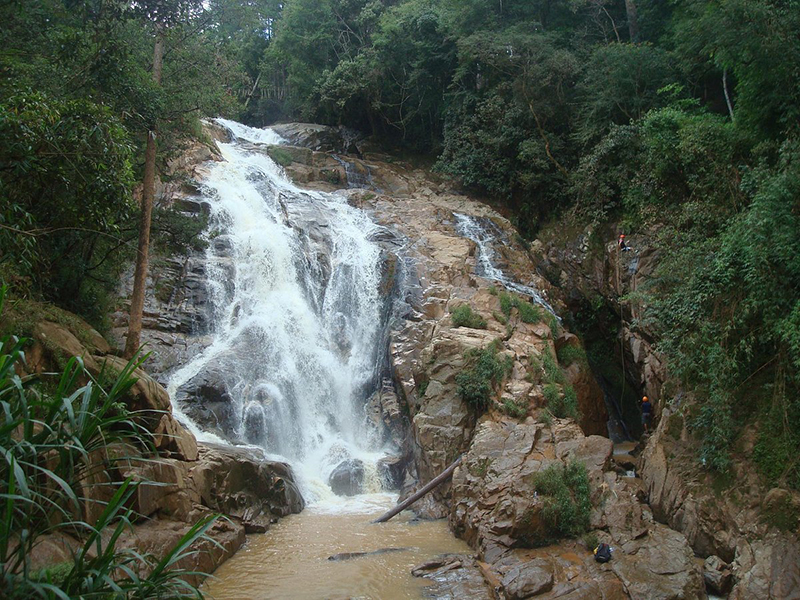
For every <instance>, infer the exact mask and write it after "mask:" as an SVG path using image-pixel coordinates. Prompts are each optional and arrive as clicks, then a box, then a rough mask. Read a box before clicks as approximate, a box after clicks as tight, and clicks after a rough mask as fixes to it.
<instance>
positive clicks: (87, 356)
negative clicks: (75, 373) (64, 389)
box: [33, 321, 97, 371]
mask: <svg viewBox="0 0 800 600" xmlns="http://www.w3.org/2000/svg"><path fill="white" fill-rule="evenodd" d="M87 327H88V325H87ZM33 339H34V340H35V342H36V343H38V344H40V345H41V350H38V352H37V353H38V354H40V355H41V356H43V357H46V361H47V362H46V363H40V365H41V367H40V368H45V367H46V366H47V365H54V366H55V367H56V368H58V369H59V370H60V369H63V368H64V366H65V365H66V363H67V361H68V360H69V359H70V358H72V357H73V356H77V357H79V358H81V359H83V362H84V365H85V366H86V368H87V369H88V370H89V371H92V370H93V369H97V364H96V363H95V359H94V358H92V355H91V353H90V352H89V351H88V350H87V349H86V348H85V347H84V346H83V344H81V343H80V341H79V340H78V338H77V337H75V335H73V333H72V332H71V331H70V330H69V329H67V328H66V327H64V326H62V325H59V324H58V323H52V322H50V321H41V322H40V323H37V325H36V326H35V327H34V329H33ZM51 368H52V367H51Z"/></svg>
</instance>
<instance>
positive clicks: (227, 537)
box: [117, 519, 245, 585]
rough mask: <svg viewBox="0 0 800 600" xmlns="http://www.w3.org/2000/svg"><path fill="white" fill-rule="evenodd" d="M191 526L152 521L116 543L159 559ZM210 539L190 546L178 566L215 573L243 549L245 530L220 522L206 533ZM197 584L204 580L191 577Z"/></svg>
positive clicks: (159, 520) (176, 522)
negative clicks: (189, 549) (221, 565)
mask: <svg viewBox="0 0 800 600" xmlns="http://www.w3.org/2000/svg"><path fill="white" fill-rule="evenodd" d="M191 527H192V525H191V524H189V523H185V522H183V521H176V520H171V519H153V520H150V521H146V522H145V523H142V524H140V525H138V526H137V527H135V528H134V529H133V531H132V532H130V533H126V534H125V535H124V536H123V537H122V538H121V539H120V540H119V542H118V543H117V548H119V549H125V548H132V549H135V550H136V551H138V552H140V553H142V554H151V555H152V556H154V557H155V558H156V559H158V560H160V559H161V558H163V557H164V556H166V555H167V553H168V552H169V551H170V549H171V548H172V547H173V546H174V545H175V544H177V543H178V541H179V540H180V539H181V538H182V537H183V536H184V535H186V533H187V532H188V531H189V529H190V528H191ZM206 535H207V536H208V538H210V539H201V540H198V541H197V542H195V544H194V545H193V546H192V547H191V549H192V550H196V551H195V552H189V553H188V554H187V556H186V558H184V559H182V560H181V561H180V562H179V563H178V566H179V568H182V569H186V570H187V571H195V572H199V573H209V574H210V573H213V572H214V570H215V569H216V568H217V567H218V566H219V565H220V564H222V563H223V562H225V561H226V560H227V559H228V558H230V557H231V556H233V554H234V553H235V552H236V551H237V550H238V549H239V548H241V546H242V544H244V541H245V531H244V527H243V526H242V525H241V524H239V523H236V522H233V521H229V520H224V519H220V520H218V521H217V522H216V523H215V524H214V525H213V526H212V527H211V529H209V530H208V532H207V533H206ZM187 580H188V581H189V582H191V583H193V584H194V585H198V584H199V583H200V582H201V581H202V577H201V576H198V575H188V576H187Z"/></svg>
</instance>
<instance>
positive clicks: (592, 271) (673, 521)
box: [536, 229, 800, 598]
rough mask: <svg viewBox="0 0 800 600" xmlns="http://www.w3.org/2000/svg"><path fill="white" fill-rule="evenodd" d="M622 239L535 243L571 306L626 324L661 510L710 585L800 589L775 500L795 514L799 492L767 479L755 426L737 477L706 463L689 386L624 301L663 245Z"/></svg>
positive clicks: (764, 594)
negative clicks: (598, 303) (694, 430)
mask: <svg viewBox="0 0 800 600" xmlns="http://www.w3.org/2000/svg"><path fill="white" fill-rule="evenodd" d="M614 238H615V234H614V232H613V231H612V230H603V231H600V230H597V231H595V230H592V229H587V230H585V231H582V232H580V233H578V234H577V235H573V236H571V238H570V239H567V240H564V239H563V236H562V238H561V239H559V240H558V241H557V242H556V241H555V239H551V240H549V241H545V243H542V242H539V243H537V244H536V246H537V248H538V249H539V255H540V257H541V260H542V262H541V264H540V268H541V269H543V270H545V271H548V272H549V273H550V275H551V277H553V278H557V279H558V281H559V283H560V286H559V288H560V289H559V292H558V293H560V294H561V297H562V298H564V300H565V303H566V304H567V305H568V306H569V307H570V308H571V309H572V310H573V311H575V312H578V311H580V309H581V308H580V307H581V306H582V305H585V304H586V302H587V301H588V300H590V299H593V298H595V299H596V298H600V299H602V303H603V304H604V305H605V306H606V307H608V308H609V309H610V310H611V311H612V312H613V314H614V315H616V319H618V321H617V322H619V323H621V325H622V326H621V327H620V329H619V332H618V337H617V338H616V339H615V340H614V344H615V346H616V347H617V348H621V349H622V353H618V354H617V358H616V359H617V361H621V362H622V363H623V368H624V369H625V371H626V372H627V374H628V375H629V377H630V378H631V379H632V381H633V383H634V385H636V386H637V391H639V392H641V393H643V394H646V395H647V396H648V397H649V398H650V399H651V400H654V406H655V412H656V424H657V426H656V429H655V432H654V433H653V435H651V436H650V437H649V438H647V439H646V445H645V446H644V449H643V452H642V455H641V459H640V461H639V463H640V464H639V473H640V475H641V478H642V483H643V485H644V490H645V492H646V494H647V499H648V502H649V505H650V507H651V510H652V514H653V516H654V518H655V519H656V520H657V521H658V522H661V523H665V524H668V525H669V526H670V527H672V528H673V529H675V530H677V531H680V532H681V533H683V534H684V535H685V536H686V538H687V539H688V541H689V543H690V544H691V547H692V549H693V550H694V552H695V553H696V554H697V555H698V556H700V557H703V558H706V557H708V560H707V561H706V567H705V576H706V582H707V584H708V587H709V590H711V591H714V592H716V593H718V594H728V593H729V594H730V595H729V597H730V598H748V597H752V598H757V597H758V598H791V597H800V568H798V564H800V563H798V561H797V556H798V552H800V541H798V537H797V527H796V526H795V527H794V531H789V532H785V531H784V532H782V531H780V530H776V529H775V528H772V527H770V526H769V522H770V521H771V520H772V519H771V518H770V516H769V515H770V514H772V513H773V511H774V508H775V506H777V505H781V506H784V507H785V508H786V509H788V512H787V514H789V513H791V512H793V511H794V510H796V507H798V506H800V496H798V495H797V494H792V493H790V492H788V491H786V490H779V489H774V490H769V489H768V488H765V487H764V484H763V482H762V481H761V480H760V479H759V477H758V476H757V474H756V471H755V468H754V466H753V464H752V463H751V462H750V456H751V453H752V451H753V446H754V440H755V437H756V432H755V431H754V430H752V428H747V429H746V431H745V432H744V433H743V434H742V435H741V437H740V439H739V440H738V442H737V444H736V448H735V451H734V464H733V474H732V477H731V480H730V481H728V482H720V481H716V480H715V479H714V478H713V477H712V476H711V475H710V474H709V473H708V472H707V471H705V470H704V469H703V468H702V466H701V465H700V464H699V462H698V459H697V455H698V454H697V445H698V444H697V440H695V439H694V438H693V437H692V435H691V432H690V430H689V429H688V427H687V418H688V415H690V414H691V410H692V405H693V402H692V396H691V393H690V392H689V391H686V390H680V387H679V386H678V385H675V384H674V382H672V385H670V380H669V372H668V365H667V364H666V362H665V360H664V358H663V356H661V355H659V354H658V352H657V351H656V350H655V349H654V342H655V336H654V333H653V332H652V331H651V330H649V329H648V328H647V327H646V326H645V325H643V324H642V322H641V321H638V317H640V316H641V313H642V309H643V306H642V305H641V304H640V302H641V301H639V300H633V301H631V300H627V299H626V298H629V297H631V294H633V293H634V292H636V290H638V289H640V288H641V287H642V286H646V285H647V283H648V280H649V279H651V278H652V276H653V270H654V268H655V266H656V264H657V261H658V252H657V251H656V250H654V249H653V248H652V247H651V244H650V241H649V238H648V237H647V235H644V234H642V235H636V236H629V237H628V238H627V239H628V244H629V246H630V247H631V248H632V250H631V251H628V252H619V251H618V250H617V248H616V244H615V243H614V242H613V241H608V240H614ZM603 240H605V241H603ZM634 297H635V295H634ZM634 323H635V325H634Z"/></svg>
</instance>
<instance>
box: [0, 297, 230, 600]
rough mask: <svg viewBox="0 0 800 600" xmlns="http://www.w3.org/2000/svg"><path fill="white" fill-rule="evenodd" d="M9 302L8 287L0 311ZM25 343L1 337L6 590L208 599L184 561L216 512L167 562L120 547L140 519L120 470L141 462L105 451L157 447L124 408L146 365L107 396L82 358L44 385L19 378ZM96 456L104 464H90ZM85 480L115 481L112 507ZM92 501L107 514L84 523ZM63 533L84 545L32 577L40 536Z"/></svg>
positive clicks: (1, 545)
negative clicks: (193, 583)
mask: <svg viewBox="0 0 800 600" xmlns="http://www.w3.org/2000/svg"><path fill="white" fill-rule="evenodd" d="M4 296H5V289H2V290H0V312H1V311H2V305H3V299H4ZM26 343H27V340H25V339H18V338H15V337H11V336H6V337H3V338H2V339H0V403H2V406H3V414H2V417H0V419H2V427H0V447H1V448H2V449H3V460H2V461H0V494H2V497H3V505H4V508H3V512H2V515H0V540H1V541H0V587H2V589H4V590H13V591H14V594H13V595H12V597H15V598H31V597H42V598H51V597H52V598H55V597H59V598H67V597H81V598H89V597H92V598H95V597H96V598H111V597H136V598H142V599H145V598H165V597H172V598H177V597H186V596H187V595H191V596H195V597H202V596H201V594H200V592H198V591H197V590H196V588H194V587H193V586H191V585H190V584H188V583H187V582H186V581H184V580H183V579H182V578H183V577H186V576H187V575H194V574H197V575H200V573H191V572H189V571H187V570H185V569H181V568H179V567H177V565H178V563H179V561H181V560H182V559H184V558H185V557H186V556H188V555H189V554H190V552H189V551H188V548H189V546H190V545H191V544H192V543H194V542H195V541H197V540H199V539H201V538H204V539H208V538H206V537H205V532H206V531H207V530H208V529H209V528H210V527H211V526H212V524H213V523H214V521H215V520H216V516H215V515H211V516H209V517H206V518H204V519H203V520H201V521H200V522H198V523H197V524H196V525H195V526H194V527H193V528H191V529H190V531H189V532H188V533H187V534H186V535H185V536H184V537H183V538H182V539H181V540H180V541H179V542H178V543H177V545H176V546H175V547H174V548H173V549H172V550H171V551H170V552H168V553H167V555H166V556H165V557H164V558H163V559H161V560H160V561H159V560H156V559H154V558H152V557H149V556H142V555H141V554H139V553H137V552H135V551H133V550H130V549H119V548H117V547H116V542H117V540H118V538H119V536H120V535H121V534H122V533H123V532H124V531H125V529H127V528H129V527H130V526H131V521H132V520H133V518H134V517H135V515H134V513H133V511H132V510H130V509H129V508H127V506H128V505H129V504H130V501H131V498H132V496H133V494H134V493H135V491H136V488H137V486H138V485H140V483H139V482H136V481H133V480H132V479H131V478H128V479H126V480H124V481H119V480H118V478H117V477H116V476H115V475H114V473H115V472H116V468H115V465H116V463H117V461H123V462H126V461H130V460H138V459H139V457H138V456H137V455H136V454H135V453H134V456H115V455H114V453H112V452H108V451H107V449H108V447H109V445H111V446H114V445H116V446H117V447H119V448H130V447H135V448H145V449H146V448H150V447H152V445H151V442H150V435H149V433H148V432H147V431H146V430H145V429H143V428H142V427H141V426H140V425H138V424H137V422H136V420H135V419H134V417H135V416H136V415H131V414H128V412H127V411H126V410H125V408H124V405H123V404H122V403H121V402H120V400H121V398H122V397H123V395H124V394H125V393H126V392H127V391H128V390H129V389H130V388H131V386H132V385H133V384H134V383H135V381H136V380H135V379H133V378H132V377H131V373H132V372H133V371H134V369H135V368H136V367H138V366H139V364H141V360H142V359H140V360H138V361H131V362H129V363H128V365H127V366H126V367H125V368H124V369H123V371H122V372H121V373H120V374H119V376H118V377H117V378H116V379H115V380H114V381H113V382H112V383H111V385H110V386H109V388H108V390H106V389H103V388H102V387H100V386H99V385H97V384H96V383H95V382H94V381H93V380H92V379H91V377H90V376H89V374H88V373H87V372H86V371H85V370H84V368H83V363H82V362H81V361H80V360H79V359H76V358H72V359H70V360H69V361H68V362H67V363H66V366H65V367H64V370H63V372H62V373H61V375H60V377H57V378H56V379H55V380H54V381H47V382H44V383H46V384H47V385H37V381H36V379H35V378H34V377H30V376H28V377H20V376H19V375H18V374H17V372H16V368H17V366H18V365H19V364H21V363H22V361H23V360H24V355H23V351H22V349H23V347H24V346H25V344H26ZM86 380H88V383H86V384H85V385H82V384H81V382H82V381H86ZM98 453H99V454H102V456H103V460H102V461H101V460H92V461H90V460H89V457H91V456H96V455H97V454H98ZM121 454H127V452H123V453H121ZM87 481H108V482H111V485H112V486H113V487H114V493H113V496H112V497H111V499H109V500H108V501H107V502H105V501H101V500H95V499H93V498H91V495H90V494H87V493H86V492H87V488H86V482H87ZM106 485H108V484H106ZM85 496H90V497H85ZM92 502H95V503H98V504H100V506H102V507H103V508H102V514H100V516H99V517H97V519H96V520H95V521H94V522H86V521H85V520H84V519H83V518H82V512H83V505H84V504H86V503H92ZM59 533H64V534H68V535H70V536H72V537H74V538H76V539H77V540H78V541H79V547H78V548H76V550H75V551H74V555H73V558H72V560H71V561H68V562H67V563H64V564H59V565H54V566H52V567H50V568H47V569H43V570H42V571H39V572H36V573H33V572H31V571H30V559H31V554H32V551H33V549H34V548H35V547H36V546H37V545H38V544H39V543H41V540H42V537H43V536H45V535H50V534H56V535H57V534H59ZM209 541H210V540H209ZM140 573H149V574H148V575H146V576H143V575H140ZM134 574H137V575H136V576H133V575H134ZM128 575H130V576H128Z"/></svg>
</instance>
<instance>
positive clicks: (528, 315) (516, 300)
mask: <svg viewBox="0 0 800 600" xmlns="http://www.w3.org/2000/svg"><path fill="white" fill-rule="evenodd" d="M512 308H516V309H517V310H518V311H519V319H520V321H522V322H523V323H538V322H539V321H541V320H542V310H541V309H540V308H539V307H538V306H535V305H533V304H531V303H530V302H527V301H525V300H524V299H522V298H520V297H519V296H517V295H516V294H509V293H508V292H501V293H500V310H501V311H502V312H503V314H504V315H505V316H506V317H510V316H511V309H512Z"/></svg>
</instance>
